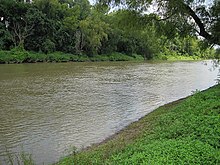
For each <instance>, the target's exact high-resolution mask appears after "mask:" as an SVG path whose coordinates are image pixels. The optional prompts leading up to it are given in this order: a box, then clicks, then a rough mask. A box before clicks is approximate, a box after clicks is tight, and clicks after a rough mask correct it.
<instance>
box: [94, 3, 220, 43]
mask: <svg viewBox="0 0 220 165" xmlns="http://www.w3.org/2000/svg"><path fill="white" fill-rule="evenodd" d="M98 1H99V3H101V4H109V5H112V4H114V5H124V6H126V7H128V8H129V9H130V10H139V11H145V10H147V8H149V6H150V5H152V4H153V3H154V5H156V6H157V7H158V9H159V13H158V14H159V15H160V17H161V19H158V21H161V20H164V21H171V22H173V23H174V24H176V25H177V26H178V24H180V22H184V24H181V26H183V25H184V27H187V28H188V27H191V28H190V30H191V31H189V32H188V34H190V33H192V32H196V33H197V34H198V35H200V36H202V37H204V38H205V39H206V40H207V41H209V42H210V43H211V44H218V45H220V35H219V24H220V20H219V18H220V1H218V0H214V2H213V4H212V7H211V8H207V7H206V6H205V5H204V1H205V0H199V1H198V0H178V1H177V0H155V1H154V0H140V1H137V0H98ZM189 17H190V18H189ZM180 19H181V21H180ZM192 20H193V21H192ZM181 26H179V27H181ZM184 29H185V28H184Z"/></svg>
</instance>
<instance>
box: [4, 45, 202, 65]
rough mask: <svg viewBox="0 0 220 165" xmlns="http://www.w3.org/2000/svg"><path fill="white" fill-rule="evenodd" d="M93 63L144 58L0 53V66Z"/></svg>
mask: <svg viewBox="0 0 220 165" xmlns="http://www.w3.org/2000/svg"><path fill="white" fill-rule="evenodd" d="M153 60H155V61H157V60H163V61H164V60H167V61H178V60H190V61H192V60H201V58H200V57H197V56H177V55H175V56H173V55H166V56H165V55H160V56H155V57H154V58H153ZM95 61H97V62H98V61H144V57H143V56H141V55H137V54H132V55H126V54H122V53H117V52H115V53H111V54H103V55H94V56H87V55H73V54H66V53H62V52H54V53H49V54H44V53H36V52H29V51H25V50H17V49H13V50H11V51H3V50H1V51H0V64H18V63H39V62H47V63H50V62H95Z"/></svg>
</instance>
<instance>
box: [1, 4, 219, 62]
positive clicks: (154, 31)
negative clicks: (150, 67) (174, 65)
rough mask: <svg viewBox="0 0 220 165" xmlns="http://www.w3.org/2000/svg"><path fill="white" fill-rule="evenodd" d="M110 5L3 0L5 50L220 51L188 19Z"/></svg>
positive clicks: (144, 53) (151, 53)
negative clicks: (195, 29)
mask: <svg viewBox="0 0 220 165" xmlns="http://www.w3.org/2000/svg"><path fill="white" fill-rule="evenodd" d="M109 10H110V7H109V6H108V5H106V4H105V3H101V2H100V3H97V4H96V5H93V6H92V5H90V3H89V1H88V0H74V1H72V0H33V2H32V3H25V2H24V1H23V0H20V1H19V0H0V50H11V49H13V48H19V49H24V50H27V51H33V52H42V53H45V54H48V53H52V52H57V51H58V52H64V53H70V54H75V55H87V56H94V55H102V54H109V53H113V52H118V53H123V54H127V55H131V56H132V55H133V54H139V55H142V56H143V57H144V58H145V59H151V58H154V57H156V56H158V57H162V58H166V56H167V55H174V56H175V55H178V56H183V55H186V56H199V57H203V58H206V57H208V56H214V49H210V47H209V46H210V44H209V42H204V40H201V39H198V37H197V35H196V33H194V32H193V31H192V29H191V27H190V26H189V25H188V24H186V23H185V22H183V19H179V20H178V19H175V21H174V19H167V20H162V18H161V15H160V14H144V13H143V11H140V10H135V8H125V9H121V10H116V11H113V12H109ZM180 18H181V17H180ZM215 26H218V25H215ZM181 28H182V29H181ZM216 34H218V33H217V32H216ZM214 41H217V39H215V40H214V38H213V43H214Z"/></svg>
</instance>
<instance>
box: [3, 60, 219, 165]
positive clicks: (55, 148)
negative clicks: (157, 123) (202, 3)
mask: <svg viewBox="0 0 220 165" xmlns="http://www.w3.org/2000/svg"><path fill="white" fill-rule="evenodd" d="M217 75H218V69H213V64H212V61H199V62H198V61H197V62H161V63H149V62H146V63H137V62H136V63H135V62H101V63H98V62H96V63H59V64H58V63H57V64H56V63H50V64H48V63H42V64H15V65H14V64H11V65H0V164H1V161H2V162H3V160H4V157H5V155H7V154H6V150H8V152H10V153H18V152H21V151H25V152H27V153H30V154H32V157H33V159H34V160H35V162H36V163H37V164H43V163H45V164H49V163H54V162H56V161H58V160H59V159H60V158H61V157H63V156H65V155H67V154H69V152H68V150H70V149H71V148H72V147H73V146H76V147H77V148H83V147H87V146H89V145H91V144H93V143H98V142H101V141H103V140H104V139H106V138H107V137H109V136H110V135H112V134H114V133H116V132H118V131H119V130H121V129H122V128H124V127H125V126H127V125H128V124H130V123H132V122H134V121H136V120H138V119H139V118H141V117H143V116H144V115H146V114H147V113H149V112H151V111H153V110H154V109H155V108H157V107H159V106H161V105H163V104H166V103H168V102H171V101H174V100H177V99H180V98H183V97H186V96H188V95H191V94H192V93H193V91H195V90H197V89H198V90H204V89H207V88H209V87H211V86H213V85H215V83H216V78H217Z"/></svg>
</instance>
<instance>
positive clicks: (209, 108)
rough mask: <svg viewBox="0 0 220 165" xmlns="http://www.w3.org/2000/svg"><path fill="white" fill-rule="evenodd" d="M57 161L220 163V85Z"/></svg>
mask: <svg viewBox="0 0 220 165" xmlns="http://www.w3.org/2000/svg"><path fill="white" fill-rule="evenodd" d="M57 164H59V165H68V164H81V165H82V164H85V165H87V164H220V85H217V86H215V87H212V88H210V89H208V90H206V91H203V92H196V93H195V94H194V95H193V96H191V97H188V98H186V99H182V100H179V101H176V102H173V103H170V104H167V105H165V106H162V107H160V108H158V109H156V110H155V111H153V112H152V113H150V114H148V115H147V116H145V117H143V118H142V119H140V120H139V121H137V122H135V123H133V124H131V125H129V126H128V127H127V128H125V129H124V130H123V131H121V132H119V133H118V134H117V135H114V136H113V137H111V138H109V139H108V140H106V141H105V142H103V143H101V144H99V145H94V146H92V147H91V148H88V149H86V150H84V151H81V152H79V153H75V154H73V155H72V156H68V157H66V158H64V159H63V160H61V161H60V162H59V163H57Z"/></svg>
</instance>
